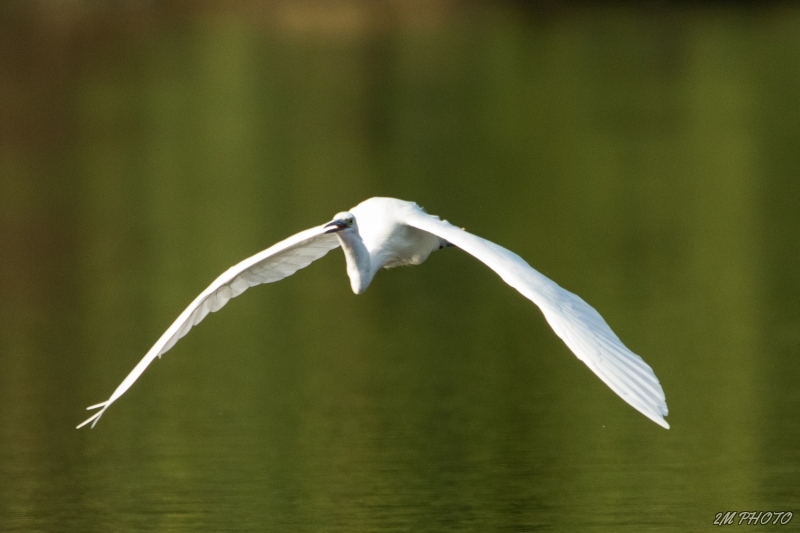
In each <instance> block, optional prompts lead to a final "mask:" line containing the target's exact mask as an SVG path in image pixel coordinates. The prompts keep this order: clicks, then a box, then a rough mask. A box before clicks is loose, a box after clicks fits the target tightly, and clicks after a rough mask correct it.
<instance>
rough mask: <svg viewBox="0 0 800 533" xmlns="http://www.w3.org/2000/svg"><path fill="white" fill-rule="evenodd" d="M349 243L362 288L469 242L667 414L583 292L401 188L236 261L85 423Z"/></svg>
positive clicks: (643, 401) (605, 373)
mask: <svg viewBox="0 0 800 533" xmlns="http://www.w3.org/2000/svg"><path fill="white" fill-rule="evenodd" d="M340 245H341V247H342V249H343V250H344V256H345V260H346V262H347V275H348V276H349V277H350V286H351V287H352V289H353V292H354V293H356V294H361V293H363V292H364V291H365V290H367V287H369V284H370V282H371V281H372V279H373V278H374V277H375V274H376V273H377V272H378V271H379V270H380V269H381V268H393V267H396V266H403V265H419V264H420V263H422V262H423V261H425V260H426V259H427V258H428V256H429V255H430V254H431V253H432V252H433V251H435V250H438V249H440V248H444V247H446V246H455V247H458V248H461V249H462V250H464V251H465V252H467V253H468V254H470V255H472V256H474V257H475V258H476V259H478V260H480V261H482V262H483V263H484V264H486V266H488V267H489V268H491V269H492V270H494V271H495V272H496V273H497V274H498V275H499V276H500V277H501V278H502V279H503V280H504V281H505V282H506V283H508V284H509V285H511V286H512V287H514V288H515V289H517V290H518V291H519V292H520V293H522V295H523V296H525V297H526V298H528V299H529V300H531V301H532V302H533V303H535V304H536V305H537V306H539V308H540V309H541V310H542V312H543V313H544V316H545V318H546V319H547V322H549V323H550V326H551V327H552V328H553V330H554V331H555V332H556V334H557V335H558V336H559V337H561V339H562V340H563V341H564V342H565V343H566V344H567V346H568V347H569V348H570V349H571V350H572V352H573V353H574V354H575V355H576V356H578V359H580V360H581V361H583V362H584V363H586V365H587V366H588V367H589V368H590V369H591V370H592V371H593V372H594V373H595V374H597V376H598V377H599V378H600V379H601V380H603V382H604V383H605V384H606V385H608V386H609V387H611V390H613V391H614V392H616V393H617V394H618V395H619V396H620V397H622V399H623V400H625V401H626V402H628V403H629V404H630V405H632V406H633V407H634V408H636V409H637V410H638V411H639V412H641V413H642V414H643V415H645V416H646V417H647V418H649V419H650V420H652V421H653V422H655V423H656V424H658V425H660V426H662V427H664V428H667V429H669V424H668V423H667V421H666V420H664V416H666V414H667V403H666V399H665V397H664V391H663V389H662V388H661V384H660V383H659V381H658V378H656V375H655V374H654V373H653V370H652V369H651V368H650V367H649V366H648V365H647V363H645V362H644V361H643V360H642V358H641V357H639V356H638V355H636V354H635V353H633V352H632V351H630V350H629V349H628V348H627V347H625V345H624V344H622V341H621V340H619V337H617V336H616V335H615V334H614V332H613V331H611V328H610V327H609V326H608V324H606V321H605V320H603V317H601V316H600V314H599V313H598V312H597V311H595V309H594V308H593V307H591V306H590V305H589V304H587V303H586V302H584V301H583V300H582V299H581V298H580V297H578V296H577V295H575V294H573V293H571V292H569V291H567V290H565V289H562V288H561V287H559V286H558V285H557V284H556V283H555V282H553V281H552V280H550V279H548V278H547V277H545V276H543V275H542V274H540V273H539V272H537V271H536V270H534V269H533V268H532V267H531V266H530V265H529V264H528V263H526V262H525V261H524V260H523V259H522V258H521V257H519V256H518V255H516V254H515V253H513V252H511V251H509V250H506V249H505V248H503V247H502V246H498V245H497V244H494V243H493V242H490V241H487V240H486V239H482V238H481V237H478V236H476V235H473V234H471V233H468V232H466V231H464V230H463V229H461V228H458V227H456V226H453V225H452V224H450V223H449V222H447V221H445V220H440V219H439V218H438V217H436V216H432V215H428V214H427V213H426V212H425V211H423V210H422V209H421V208H420V207H419V206H418V205H417V204H415V203H413V202H404V201H402V200H396V199H394V198H370V199H369V200H365V201H363V202H361V203H360V204H358V205H357V206H355V207H354V208H352V209H351V210H350V211H349V212H347V211H346V212H342V213H337V214H336V215H335V216H334V217H333V221H331V222H329V223H327V224H324V225H322V226H317V227H315V228H311V229H308V230H305V231H301V232H300V233H298V234H296V235H293V236H291V237H289V238H288V239H286V240H284V241H281V242H279V243H277V244H275V245H274V246H272V247H270V248H267V249H266V250H264V251H263V252H260V253H257V254H256V255H254V256H252V257H250V258H248V259H245V260H244V261H242V262H241V263H239V264H237V265H235V266H233V267H231V268H229V269H228V270H227V271H225V272H224V273H223V274H222V275H221V276H219V277H218V278H217V279H216V280H214V282H213V283H212V284H211V285H210V286H209V287H208V288H207V289H206V290H204V291H203V292H202V293H200V295H199V296H198V297H197V298H195V299H194V301H193V302H192V303H191V304H189V307H187V308H186V309H185V310H184V311H183V312H182V313H181V314H180V316H178V318H177V319H176V320H175V322H173V323H172V325H171V326H170V327H169V329H167V331H166V332H164V334H163V335H161V337H160V338H159V339H158V341H157V342H156V343H155V344H154V345H153V347H152V348H150V351H148V352H147V353H146V354H145V356H144V357H143V358H142V360H141V361H139V363H138V364H137V365H136V366H135V367H134V368H133V370H131V372H130V374H128V376H127V377H126V378H125V379H124V380H123V381H122V383H120V384H119V386H118V387H117V388H116V390H115V391H114V392H113V394H111V397H110V398H109V399H108V400H106V401H104V402H102V403H99V404H97V405H92V406H90V407H88V408H87V409H88V410H91V409H100V410H99V411H98V412H97V413H95V414H94V415H92V416H91V417H90V418H89V419H87V420H86V421H84V422H82V423H81V424H80V425H78V426H77V427H78V428H81V427H83V426H85V425H87V424H89V423H91V424H92V427H94V426H95V424H97V421H98V420H99V419H100V417H101V416H102V415H103V413H105V411H106V409H108V408H109V407H110V406H111V404H112V403H114V402H115V401H116V400H118V399H119V397H120V396H122V395H123V394H124V393H125V392H126V391H127V390H128V389H129V388H130V387H131V385H133V384H134V382H135V381H136V380H137V379H138V378H139V376H140V375H141V374H142V372H144V370H145V368H147V366H148V365H149V364H150V363H152V362H153V360H154V359H155V358H156V357H161V355H162V354H164V353H165V352H166V351H167V350H169V349H170V348H172V347H173V346H174V345H175V343H176V342H177V341H178V339H180V338H181V337H183V336H184V335H186V334H187V333H188V332H189V330H190V329H191V328H192V326H195V325H196V324H198V323H199V322H200V321H201V320H203V318H205V316H206V315H207V314H208V313H210V312H213V311H218V310H219V309H220V308H221V307H222V306H224V305H225V304H226V303H227V302H228V300H230V299H231V298H233V297H234V296H238V295H240V294H241V293H242V292H244V291H245V290H247V289H248V288H250V287H252V286H254V285H260V284H262V283H271V282H273V281H278V280H281V279H283V278H285V277H287V276H291V275H292V274H294V273H295V272H297V271H298V270H300V269H301V268H304V267H306V266H308V265H309V264H311V262H313V261H315V260H317V259H319V258H320V257H322V256H323V255H325V254H326V253H328V252H329V251H330V250H332V249H334V248H336V247H337V246H340Z"/></svg>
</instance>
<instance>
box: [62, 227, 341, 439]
mask: <svg viewBox="0 0 800 533" xmlns="http://www.w3.org/2000/svg"><path fill="white" fill-rule="evenodd" d="M338 246H339V239H337V238H336V235H333V234H326V233H325V228H324V226H318V227H316V228H311V229H307V230H305V231H301V232H300V233H298V234H296V235H293V236H291V237H289V238H288V239H286V240H283V241H281V242H279V243H278V244H275V245H274V246H271V247H269V248H267V249H266V250H264V251H262V252H259V253H257V254H256V255H254V256H252V257H249V258H247V259H245V260H244V261H242V262H241V263H239V264H237V265H234V266H232V267H231V268H229V269H228V270H226V271H225V272H224V273H223V274H222V275H221V276H219V277H218V278H217V279H215V280H214V282H213V283H212V284H211V285H209V286H208V288H207V289H206V290H204V291H203V292H201V293H200V295H199V296H198V297H197V298H195V299H194V301H193V302H192V303H191V304H189V307H187V308H186V309H184V311H183V313H181V314H180V316H178V318H177V319H176V320H175V322H173V323H172V325H171V326H170V327H169V329H167V331H165V332H164V334H163V335H161V337H160V338H159V339H158V341H156V343H155V344H154V345H153V347H152V348H150V351H148V352H147V353H146V354H145V356H144V357H143V358H142V360H141V361H139V363H138V364H137V365H136V366H135V367H134V368H133V370H131V372H130V374H128V376H127V377H126V378H125V379H124V380H122V383H120V384H119V386H118V387H117V388H116V390H115V391H114V393H113V394H112V395H111V397H110V398H109V399H108V400H106V401H104V402H102V403H98V404H97V405H92V406H90V407H87V409H100V411H98V412H97V413H95V414H94V415H92V416H91V417H90V418H89V419H87V420H85V421H84V422H82V423H81V424H80V425H79V426H78V428H81V427H83V426H85V425H86V424H89V423H90V422H91V424H92V427H94V426H95V424H97V421H98V420H100V417H101V416H102V415H103V413H104V412H105V410H106V409H108V407H109V406H110V405H111V404H112V403H114V402H115V401H116V400H117V399H118V398H119V397H120V396H122V395H123V394H125V391H127V390H128V389H129V388H130V387H131V385H133V383H134V382H135V381H136V380H137V379H138V378H139V376H140V375H142V372H144V370H145V368H147V366H148V365H149V364H150V363H152V362H153V360H154V359H155V358H156V357H161V354H163V353H165V352H166V351H167V350H169V349H170V348H172V347H173V346H174V345H175V343H176V342H178V340H179V339H180V338H181V337H183V336H184V335H186V334H187V333H189V330H190V329H192V327H193V326H195V325H197V324H199V323H200V321H201V320H203V319H204V318H205V317H206V315H207V314H208V313H213V312H214V311H218V310H220V309H221V308H222V306H224V305H225V304H226V303H228V300H230V299H231V298H234V297H236V296H239V295H240V294H242V293H243V292H244V291H246V290H247V289H248V288H250V287H253V286H255V285H260V284H262V283H272V282H273V281H278V280H281V279H283V278H285V277H287V276H291V275H292V274H294V273H295V272H297V271H298V270H300V269H301V268H305V267H307V266H308V265H310V264H311V263H312V262H313V261H316V260H317V259H319V258H320V257H322V256H323V255H325V254H326V253H328V252H329V251H330V250H333V249H334V248H336V247H338Z"/></svg>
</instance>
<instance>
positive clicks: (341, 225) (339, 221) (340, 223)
mask: <svg viewBox="0 0 800 533" xmlns="http://www.w3.org/2000/svg"><path fill="white" fill-rule="evenodd" d="M350 228H355V229H358V226H357V225H356V217H355V216H354V215H353V213H349V212H347V211H342V212H341V213H336V214H335V215H334V216H333V220H332V221H330V222H329V223H327V224H325V229H326V231H325V233H338V232H340V231H344V230H347V229H350Z"/></svg>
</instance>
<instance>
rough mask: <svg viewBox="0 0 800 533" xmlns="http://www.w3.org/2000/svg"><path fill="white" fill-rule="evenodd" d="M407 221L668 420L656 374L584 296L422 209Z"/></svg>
mask: <svg viewBox="0 0 800 533" xmlns="http://www.w3.org/2000/svg"><path fill="white" fill-rule="evenodd" d="M404 218H405V220H403V222H404V223H405V224H408V225H409V226H413V227H415V228H418V229H421V230H423V231H427V232H428V233H432V234H434V235H436V236H437V237H440V238H442V239H445V240H447V241H448V242H450V243H451V244H453V245H455V246H457V247H459V248H461V249H462V250H464V251H465V252H467V253H469V254H471V255H472V256H474V257H475V258H477V259H479V260H480V261H482V262H483V263H485V264H486V265H487V266H488V267H489V268H491V269H492V270H494V271H495V272H496V273H497V274H498V275H499V276H500V277H501V278H503V280H504V281H505V282H506V283H508V284H509V285H511V286H512V287H514V288H515V289H517V290H518V291H519V292H520V293H522V295H523V296H525V297H526V298H528V299H529V300H531V301H532V302H533V303H535V304H536V305H538V306H539V308H540V309H541V310H542V312H543V313H544V316H545V318H546V319H547V322H548V323H549V324H550V326H551V327H552V328H553V330H554V331H555V332H556V334H557V335H558V336H559V337H561V339H562V340H563V341H564V342H565V343H566V345H567V346H568V347H569V348H570V350H572V351H573V353H574V354H575V355H576V356H578V359H580V360H581V361H583V362H584V363H586V366H588V367H589V368H591V369H592V371H593V372H594V373H595V374H597V376H598V377H599V378H600V379H602V380H603V382H604V383H605V384H606V385H608V386H609V387H611V390H613V391H614V392H616V393H617V394H619V395H620V396H621V397H622V399H624V400H625V401H626V402H628V403H629V404H631V405H632V406H633V407H635V408H636V409H637V410H638V411H639V412H641V413H642V414H643V415H645V416H646V417H648V418H649V419H650V420H652V421H653V422H655V423H656V424H658V425H660V426H662V427H665V428H667V429H669V424H668V423H667V421H666V420H664V416H666V414H667V412H668V411H667V402H666V399H665V397H664V390H663V389H662V388H661V384H660V383H659V382H658V378H657V377H656V375H655V373H653V370H652V369H651V368H650V367H649V366H648V365H647V363H645V362H644V361H643V360H642V358H641V357H639V356H638V355H636V354H635V353H633V352H632V351H630V350H629V349H628V348H627V347H626V346H625V345H624V344H622V341H621V340H619V337H617V336H616V335H615V334H614V332H613V331H611V328H610V327H609V326H608V324H606V321H605V320H603V317H602V316H600V314H599V313H598V312H597V311H595V309H594V308H593V307H592V306H590V305H589V304H587V303H586V302H584V301H583V300H582V299H581V298H580V297H579V296H577V295H575V294H573V293H571V292H569V291H567V290H565V289H562V288H561V287H559V286H558V285H557V284H556V283H555V282H554V281H552V280H551V279H549V278H547V277H545V276H543V275H542V274H540V273H539V272H537V271H536V270H534V269H533V268H532V267H531V266H530V265H529V264H528V263H526V262H525V261H524V260H523V259H522V258H521V257H520V256H518V255H517V254H515V253H513V252H511V251H509V250H506V249H505V248H503V247H502V246H498V245H497V244H494V243H493V242H490V241H487V240H486V239H482V238H481V237H478V236H476V235H472V234H471V233H467V232H466V231H464V230H462V229H460V228H457V227H455V226H453V225H452V224H450V223H449V222H447V221H443V220H439V218H438V217H435V216H431V215H427V214H425V213H424V212H422V211H421V210H409V211H406V215H405V216H404Z"/></svg>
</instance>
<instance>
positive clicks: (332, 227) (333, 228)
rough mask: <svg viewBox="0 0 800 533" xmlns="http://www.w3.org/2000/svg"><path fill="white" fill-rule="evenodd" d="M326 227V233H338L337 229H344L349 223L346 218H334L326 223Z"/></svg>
mask: <svg viewBox="0 0 800 533" xmlns="http://www.w3.org/2000/svg"><path fill="white" fill-rule="evenodd" d="M325 228H326V231H325V233H336V232H337V231H342V230H343V229H345V228H347V223H346V222H345V221H344V220H334V221H333V222H329V223H328V224H325Z"/></svg>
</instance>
